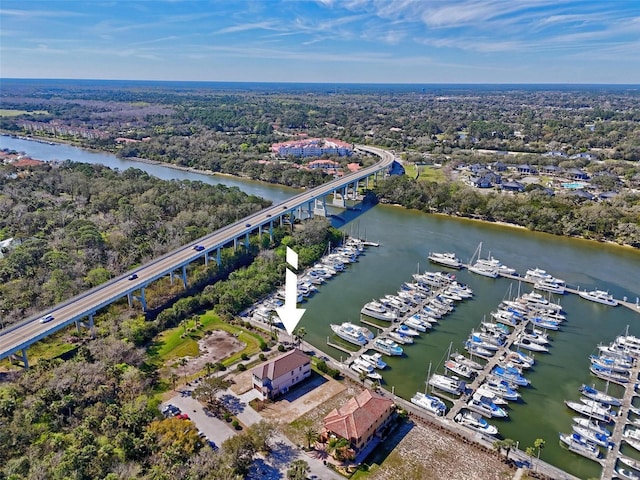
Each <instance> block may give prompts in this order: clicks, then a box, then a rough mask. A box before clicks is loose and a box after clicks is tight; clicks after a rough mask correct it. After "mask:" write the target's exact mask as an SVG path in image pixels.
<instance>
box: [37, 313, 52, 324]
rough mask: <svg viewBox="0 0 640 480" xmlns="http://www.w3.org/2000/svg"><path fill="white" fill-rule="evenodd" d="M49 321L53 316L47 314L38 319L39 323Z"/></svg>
mask: <svg viewBox="0 0 640 480" xmlns="http://www.w3.org/2000/svg"><path fill="white" fill-rule="evenodd" d="M51 320H53V315H51V314H50V313H49V314H47V315H45V316H44V317H42V318H41V319H40V323H47V322H50V321H51Z"/></svg>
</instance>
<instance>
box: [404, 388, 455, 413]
mask: <svg viewBox="0 0 640 480" xmlns="http://www.w3.org/2000/svg"><path fill="white" fill-rule="evenodd" d="M411 403H413V404H414V405H417V406H419V407H420V408H424V409H425V410H427V411H428V412H431V413H433V414H434V415H437V416H439V417H441V416H442V415H444V414H445V413H447V406H446V405H445V403H444V402H443V401H442V400H440V399H439V398H437V397H434V396H433V395H427V394H425V393H421V392H416V394H415V395H414V396H413V397H411Z"/></svg>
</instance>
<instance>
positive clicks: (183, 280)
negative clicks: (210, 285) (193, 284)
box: [182, 265, 189, 290]
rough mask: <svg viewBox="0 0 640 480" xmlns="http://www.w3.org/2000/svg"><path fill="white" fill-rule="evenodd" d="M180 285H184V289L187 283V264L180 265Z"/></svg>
mask: <svg viewBox="0 0 640 480" xmlns="http://www.w3.org/2000/svg"><path fill="white" fill-rule="evenodd" d="M182 285H184V289H185V290H186V289H187V287H188V286H189V284H188V283H187V266H186V265H183V266H182Z"/></svg>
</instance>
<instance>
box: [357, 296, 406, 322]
mask: <svg viewBox="0 0 640 480" xmlns="http://www.w3.org/2000/svg"><path fill="white" fill-rule="evenodd" d="M360 313H362V314H363V315H368V316H369V317H372V318H377V319H378V320H384V321H387V322H395V321H396V320H397V319H398V315H397V314H396V313H395V312H392V311H391V310H389V309H388V308H387V307H385V306H384V305H383V304H381V303H380V302H377V301H375V300H373V301H371V302H369V303H367V304H365V306H364V307H362V310H360Z"/></svg>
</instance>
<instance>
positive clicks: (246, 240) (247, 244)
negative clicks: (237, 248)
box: [244, 232, 250, 250]
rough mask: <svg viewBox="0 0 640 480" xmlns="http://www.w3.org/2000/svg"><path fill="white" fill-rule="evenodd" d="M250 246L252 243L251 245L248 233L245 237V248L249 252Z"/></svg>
mask: <svg viewBox="0 0 640 480" xmlns="http://www.w3.org/2000/svg"><path fill="white" fill-rule="evenodd" d="M249 246H250V243H249V232H247V233H246V234H245V235H244V248H246V249H247V250H249Z"/></svg>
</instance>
